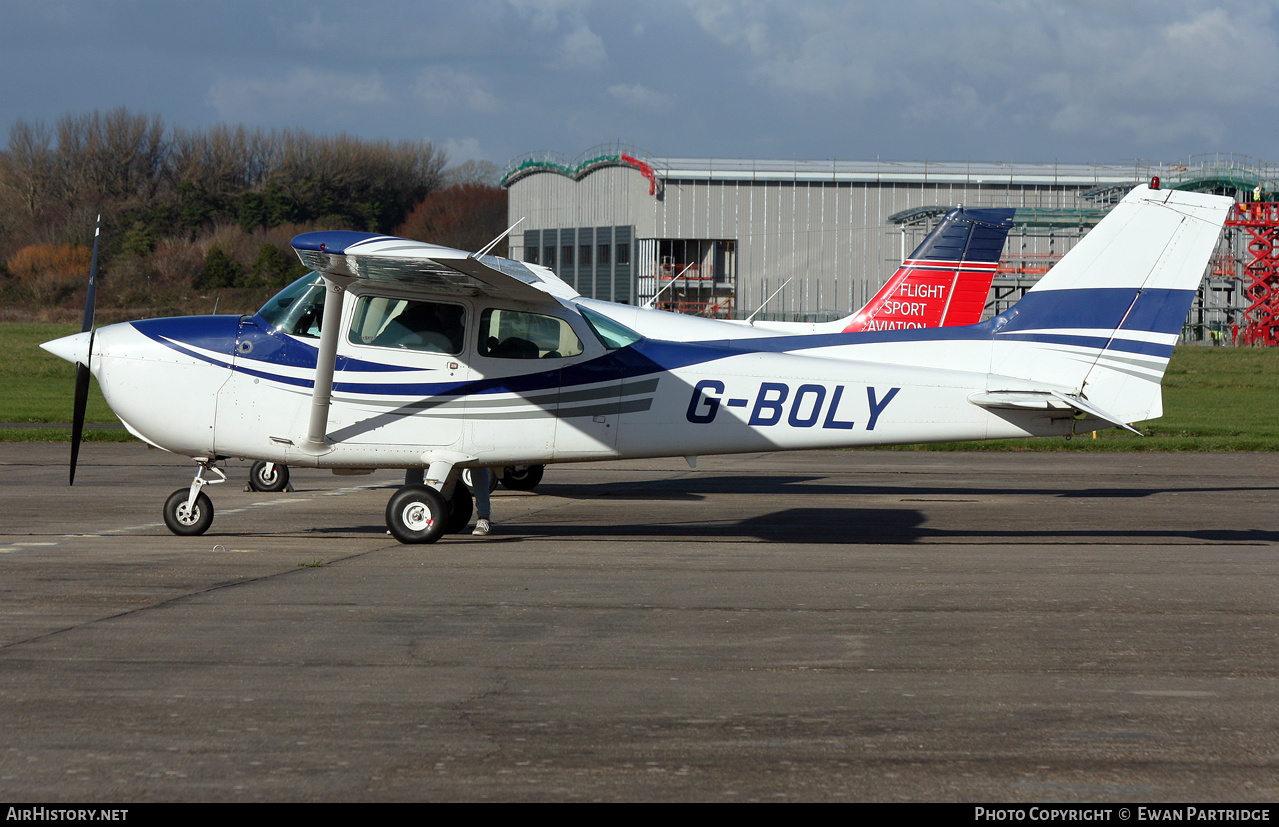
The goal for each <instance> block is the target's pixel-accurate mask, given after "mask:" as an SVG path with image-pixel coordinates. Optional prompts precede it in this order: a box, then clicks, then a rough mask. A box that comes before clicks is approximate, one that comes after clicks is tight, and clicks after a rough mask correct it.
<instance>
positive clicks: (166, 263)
mask: <svg viewBox="0 0 1279 827" xmlns="http://www.w3.org/2000/svg"><path fill="white" fill-rule="evenodd" d="M446 163H447V155H446V153H445V152H444V150H443V149H441V148H439V147H437V146H435V145H434V144H432V143H431V142H430V141H425V140H421V141H398V142H391V141H385V140H367V139H362V138H355V137H351V136H348V135H337V136H327V135H315V134H311V133H308V132H305V131H302V130H264V129H250V128H246V127H244V126H229V125H219V126H215V127H211V128H208V129H185V128H180V127H166V126H165V125H164V123H163V122H162V120H161V118H160V116H159V115H145V114H138V113H133V112H130V111H128V110H127V109H123V108H121V109H115V110H111V111H109V112H98V111H94V112H91V113H88V114H68V115H64V116H63V117H61V118H59V119H58V121H57V122H56V123H55V124H53V125H48V124H46V123H43V122H40V121H28V120H19V121H17V122H16V123H14V125H13V126H12V127H11V129H10V130H9V146H8V149H7V151H5V152H3V153H0V263H2V264H0V301H2V302H3V304H5V305H8V306H9V307H10V308H11V309H13V308H17V307H26V308H30V307H40V308H47V307H53V306H59V305H73V304H74V299H75V297H76V295H77V293H79V294H81V295H82V289H81V288H82V286H83V283H84V281H85V279H86V276H87V264H85V265H84V266H83V267H82V266H81V265H82V264H84V263H85V262H87V257H88V245H89V244H90V243H91V241H92V238H93V224H94V220H95V217H96V216H97V215H98V214H101V215H102V223H103V230H102V240H101V244H102V250H101V253H100V273H101V277H102V287H101V288H100V289H101V290H103V291H104V293H105V296H104V297H105V298H106V300H107V301H106V303H107V305H108V306H110V305H113V304H114V305H115V306H118V307H120V308H121V309H127V308H133V307H144V308H147V309H168V310H179V311H185V312H195V311H197V310H203V309H206V308H204V307H203V305H204V304H207V300H208V298H209V296H208V294H209V293H210V292H211V291H237V290H238V291H242V292H245V295H244V296H242V297H232V298H233V300H234V301H239V302H240V303H244V302H251V301H257V300H258V299H259V298H260V296H259V295H258V294H262V293H269V292H270V290H273V289H276V288H278V287H279V286H281V285H282V284H285V283H287V282H288V281H289V280H291V279H292V278H296V277H297V276H298V275H301V274H302V273H303V272H304V271H303V270H302V268H301V265H300V263H299V262H298V261H297V258H296V256H294V255H293V253H292V251H291V250H290V249H289V247H288V240H289V238H291V237H292V236H293V235H295V234H296V233H298V232H305V231H307V230H309V229H348V230H364V231H369V232H380V233H397V232H399V231H400V230H401V228H402V227H404V226H405V225H406V219H409V218H410V217H411V216H414V215H416V218H415V220H414V221H413V222H412V223H411V225H409V229H410V230H412V231H417V232H418V233H421V232H426V233H439V232H441V231H442V232H446V233H453V234H454V235H461V231H460V228H461V227H463V226H466V227H470V232H471V234H472V235H476V236H477V237H478V236H483V235H485V234H486V233H487V237H486V238H485V239H484V240H485V241H487V240H488V239H489V238H492V237H493V236H495V235H496V234H497V233H498V232H500V231H501V230H502V229H504V227H505V218H506V215H505V210H506V207H505V196H506V193H505V191H503V190H501V189H500V188H499V187H497V186H496V181H495V179H496V175H495V173H496V168H495V167H494V166H493V165H491V164H485V163H483V162H480V163H475V162H471V163H468V164H464V165H462V166H461V167H457V168H454V169H453V170H446V168H445V167H446ZM450 179H452V180H450ZM450 184H451V186H450ZM497 202H500V210H497V209H496V208H495V207H494V204H495V203H497ZM424 209H425V210H426V212H427V213H429V217H426V216H424V213H423V210H424ZM477 210H479V211H481V212H484V214H485V215H484V217H483V218H479V219H475V218H474V216H473V215H472V213H475V212H476V211H477ZM499 212H500V214H499ZM455 213H458V214H455ZM461 213H466V215H462V214H461ZM486 222H487V223H486ZM477 224H478V225H479V226H480V227H481V228H480V229H476V227H475V226H472V225H477ZM490 225H491V226H490ZM400 234H409V233H403V232H400ZM417 237H422V238H424V240H430V241H434V242H436V243H445V244H450V245H453V246H460V242H461V241H462V240H463V239H461V238H460V237H459V238H457V239H456V240H453V239H448V238H441V237H439V236H438V235H434V236H426V235H418V236H417ZM480 243H481V244H482V243H483V242H480ZM476 246H478V245H476ZM246 291H247V292H246ZM184 302H186V303H188V306H187V307H183V306H182V304H183V303H184ZM157 305H161V306H165V307H163V308H157ZM222 309H223V310H231V309H233V308H229V307H226V306H225V305H224V306H223V308H222ZM248 309H253V308H248V307H236V308H234V309H233V310H234V311H241V310H248ZM126 315H127V314H126Z"/></svg>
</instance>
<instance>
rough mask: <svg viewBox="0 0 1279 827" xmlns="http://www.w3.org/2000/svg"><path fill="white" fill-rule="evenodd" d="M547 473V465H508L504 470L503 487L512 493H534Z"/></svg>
mask: <svg viewBox="0 0 1279 827" xmlns="http://www.w3.org/2000/svg"><path fill="white" fill-rule="evenodd" d="M545 471H546V466H545V465H508V466H506V467H505V468H503V469H502V486H503V487H504V488H509V489H511V490H512V491H532V490H533V489H534V488H537V484H538V483H539V482H541V481H542V474H543V473H544V472H545Z"/></svg>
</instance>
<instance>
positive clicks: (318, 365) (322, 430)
mask: <svg viewBox="0 0 1279 827" xmlns="http://www.w3.org/2000/svg"><path fill="white" fill-rule="evenodd" d="M324 291H325V293H327V294H328V295H327V296H325V299H324V317H323V318H322V319H321V321H320V353H319V355H318V356H317V357H316V362H315V389H314V390H313V391H312V392H311V418H310V421H309V422H308V423H307V428H306V439H304V440H303V441H302V444H301V445H300V446H299V447H300V448H301V449H302V450H303V451H305V452H307V453H308V454H323V453H325V452H326V451H328V450H330V448H329V444H328V428H329V405H330V403H331V402H332V401H333V367H334V365H336V364H337V355H338V336H339V335H340V334H341V328H342V296H343V290H342V285H340V284H338V283H337V282H336V281H333V280H332V279H330V278H329V277H328V276H325V277H324Z"/></svg>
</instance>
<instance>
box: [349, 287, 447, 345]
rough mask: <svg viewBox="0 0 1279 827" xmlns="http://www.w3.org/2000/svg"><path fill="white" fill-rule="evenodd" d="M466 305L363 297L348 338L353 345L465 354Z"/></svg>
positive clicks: (352, 321)
mask: <svg viewBox="0 0 1279 827" xmlns="http://www.w3.org/2000/svg"><path fill="white" fill-rule="evenodd" d="M465 332H466V308H464V307H462V306H461V305H458V304H444V303H442V302H427V301H415V300H413V299H391V298H386V297H383V296H361V297H360V300H359V301H358V302H357V303H356V305H355V316H354V317H353V318H352V319H351V330H350V333H349V335H348V339H349V340H350V342H351V343H352V344H357V345H373V346H374V347H393V348H398V349H401V350H416V351H421V352H423V353H461V352H462V347H463V345H464V343H465V341H466V340H465Z"/></svg>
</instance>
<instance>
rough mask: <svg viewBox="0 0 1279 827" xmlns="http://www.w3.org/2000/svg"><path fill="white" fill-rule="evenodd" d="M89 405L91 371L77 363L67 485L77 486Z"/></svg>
mask: <svg viewBox="0 0 1279 827" xmlns="http://www.w3.org/2000/svg"><path fill="white" fill-rule="evenodd" d="M88 404H89V369H88V368H87V367H85V366H84V365H82V364H80V363H79V362H76V366H75V410H74V411H73V412H72V414H71V479H70V480H69V481H68V482H67V485H75V467H76V461H77V460H78V459H79V458H80V438H81V437H82V436H83V435H84V409H85V408H86V407H88Z"/></svg>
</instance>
